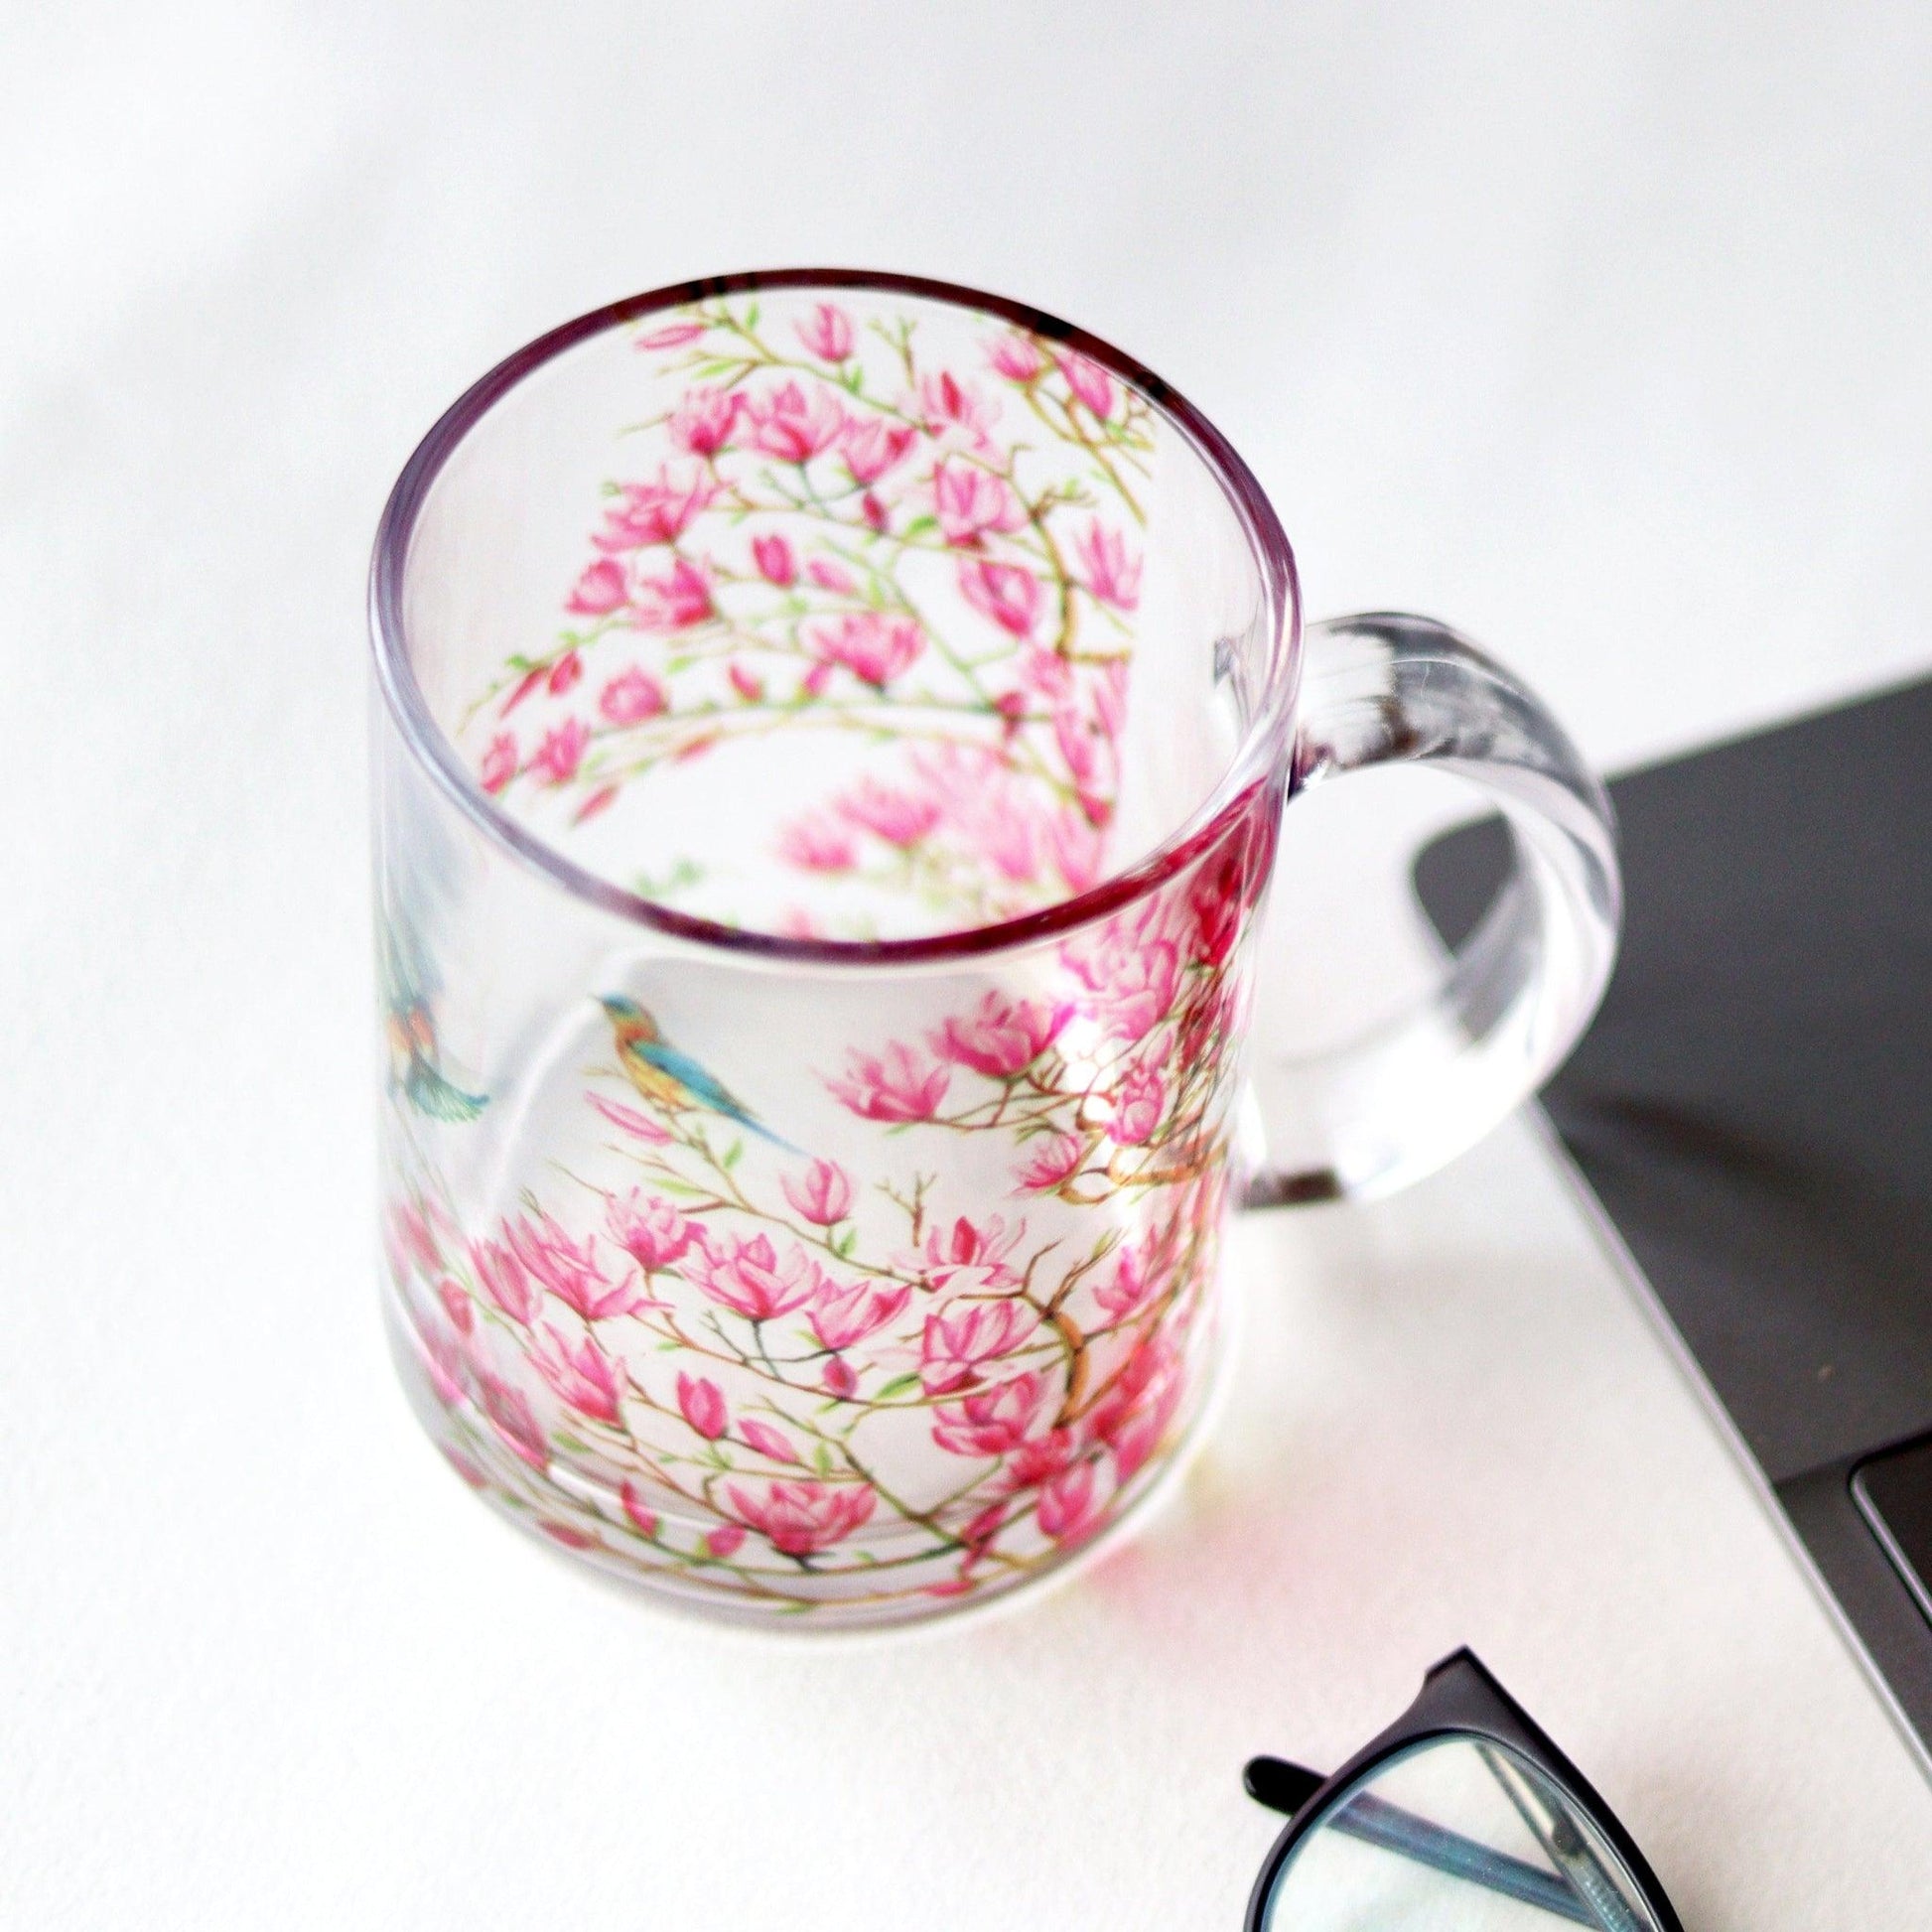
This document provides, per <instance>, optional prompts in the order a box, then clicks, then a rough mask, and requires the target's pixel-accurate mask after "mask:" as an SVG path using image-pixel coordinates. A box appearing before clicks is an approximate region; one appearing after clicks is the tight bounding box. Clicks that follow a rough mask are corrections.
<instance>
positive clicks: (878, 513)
mask: <svg viewBox="0 0 1932 1932" xmlns="http://www.w3.org/2000/svg"><path fill="white" fill-rule="evenodd" d="M859 507H860V508H861V509H862V510H863V511H865V515H866V521H867V522H868V523H870V524H871V525H872V527H873V528H874V529H875V530H877V531H878V532H879V534H880V535H881V536H882V537H883V536H884V535H885V534H886V532H887V530H888V529H890V528H891V527H892V521H893V518H892V512H891V511H890V510H888V509H887V507H886V505H885V504H884V503H882V502H881V501H880V500H879V498H878V496H877V495H875V494H874V492H873V491H872V490H870V489H869V490H867V491H866V493H865V494H864V495H863V496H861V497H860V498H859Z"/></svg>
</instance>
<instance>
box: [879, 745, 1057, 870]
mask: <svg viewBox="0 0 1932 1932" xmlns="http://www.w3.org/2000/svg"><path fill="white" fill-rule="evenodd" d="M911 764H912V768H913V770H914V771H915V772H916V773H917V774H918V776H919V778H920V779H921V780H922V782H923V784H924V787H925V790H926V792H927V794H928V795H929V796H930V797H931V799H932V800H933V802H934V803H935V804H936V805H937V806H938V807H939V815H940V817H941V818H942V819H944V820H945V821H947V823H948V824H949V825H950V826H951V827H952V829H953V831H954V832H955V833H956V834H957V835H958V836H959V838H960V839H961V841H962V842H963V843H964V844H965V845H966V846H967V847H968V848H969V849H970V850H971V851H972V852H973V854H974V855H975V856H977V857H978V858H981V859H983V860H985V861H986V863H987V864H988V865H990V866H991V867H992V868H993V869H994V871H996V872H997V873H999V875H1000V876H1001V877H1002V878H1003V879H1010V880H1013V881H1015V882H1016V883H1025V882H1027V881H1029V880H1032V879H1034V878H1035V876H1036V875H1037V873H1038V871H1039V850H1040V817H1039V811H1038V807H1037V806H1036V805H1035V802H1034V801H1033V800H1032V799H1031V798H1030V797H1029V796H1028V794H1027V793H1026V792H1025V791H1024V790H1023V789H1021V788H1020V787H1019V786H1018V785H1016V783H1015V782H1014V778H1013V774H1012V771H1011V769H1010V768H1009V767H1008V765H1007V762H1006V760H1005V759H1002V757H1001V755H1000V754H999V753H998V752H996V751H994V750H992V749H991V748H990V747H988V746H983V745H980V746H967V745H953V744H948V745H940V746H921V747H920V748H919V749H918V750H916V751H914V752H913V754H912V757H911Z"/></svg>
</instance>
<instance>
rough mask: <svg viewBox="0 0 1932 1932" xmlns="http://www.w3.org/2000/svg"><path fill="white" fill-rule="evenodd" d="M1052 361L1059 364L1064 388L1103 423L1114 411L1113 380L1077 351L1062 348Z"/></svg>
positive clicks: (1096, 364)
mask: <svg viewBox="0 0 1932 1932" xmlns="http://www.w3.org/2000/svg"><path fill="white" fill-rule="evenodd" d="M1053 359H1054V360H1055V361H1056V362H1058V363H1059V365H1060V373H1061V374H1062V375H1063V376H1065V377H1066V386H1067V387H1068V388H1069V389H1071V390H1072V391H1073V393H1074V394H1075V395H1076V396H1078V397H1079V398H1080V400H1081V401H1082V402H1083V403H1085V404H1086V406H1087V407H1088V408H1089V409H1090V410H1091V411H1092V412H1093V413H1094V415H1095V416H1097V417H1098V418H1099V419H1100V420H1101V421H1102V422H1105V421H1106V419H1107V418H1108V417H1109V416H1111V415H1112V414H1113V411H1114V378H1113V377H1112V376H1111V375H1109V374H1108V373H1107V371H1106V370H1105V369H1103V368H1102V367H1101V366H1100V364H1099V363H1098V362H1096V361H1094V360H1093V358H1092V357H1091V356H1087V355H1082V354H1081V353H1080V352H1079V350H1078V349H1073V348H1063V349H1061V350H1060V352H1059V353H1058V354H1057V355H1056V356H1055V357H1054V358H1053Z"/></svg>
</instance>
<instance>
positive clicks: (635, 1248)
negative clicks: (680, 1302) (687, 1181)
mask: <svg viewBox="0 0 1932 1932" xmlns="http://www.w3.org/2000/svg"><path fill="white" fill-rule="evenodd" d="M605 1218H606V1220H607V1222H608V1223H609V1225H610V1229H611V1239H612V1240H614V1241H615V1242H616V1243H617V1244H618V1246H619V1247H620V1248H621V1249H622V1250H623V1251H624V1253H625V1254H627V1255H628V1256H629V1257H630V1259H631V1260H632V1261H634V1262H635V1263H636V1264H637V1266H638V1267H639V1268H641V1269H642V1270H643V1271H644V1273H645V1274H647V1275H650V1274H655V1273H656V1272H657V1270H658V1269H660V1268H668V1267H669V1266H670V1265H671V1263H672V1262H674V1261H676V1260H677V1259H678V1258H679V1257H680V1256H681V1255H682V1254H683V1253H684V1251H685V1250H686V1249H687V1248H688V1247H690V1245H691V1243H692V1242H693V1241H694V1240H695V1239H696V1238H697V1229H696V1228H694V1227H693V1226H692V1225H691V1223H690V1222H689V1221H687V1220H686V1219H685V1218H684V1216H683V1215H682V1214H680V1213H679V1212H678V1211H677V1209H676V1208H675V1207H673V1206H672V1205H671V1204H670V1202H669V1201H667V1200H662V1199H660V1198H659V1197H658V1196H657V1195H655V1194H653V1195H652V1196H651V1197H650V1199H649V1200H645V1198H644V1195H643V1189H642V1188H640V1187H633V1188H631V1190H630V1192H629V1194H628V1195H626V1196H625V1198H624V1199H622V1200H619V1199H618V1198H617V1196H616V1195H613V1196H612V1198H611V1204H610V1207H609V1209H608V1210H607V1212H606V1216H605Z"/></svg>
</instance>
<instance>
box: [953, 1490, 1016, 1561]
mask: <svg viewBox="0 0 1932 1932" xmlns="http://www.w3.org/2000/svg"><path fill="white" fill-rule="evenodd" d="M1006 1513H1007V1499H1006V1497H1004V1496H1002V1497H1001V1498H1000V1499H999V1500H998V1501H997V1502H991V1503H988V1504H987V1506H986V1507H985V1508H984V1509H983V1510H981V1511H980V1513H979V1514H978V1515H977V1516H975V1517H974V1518H973V1520H972V1521H971V1522H970V1523H968V1524H967V1525H966V1527H965V1528H964V1529H963V1530H961V1531H960V1533H959V1540H960V1541H961V1542H962V1543H964V1544H965V1545H966V1546H967V1547H968V1549H970V1550H971V1551H972V1552H973V1555H974V1556H978V1555H980V1554H982V1553H983V1552H984V1551H985V1549H986V1546H987V1545H988V1544H989V1543H991V1542H992V1541H993V1539H994V1538H995V1537H996V1536H998V1535H999V1533H1000V1531H1001V1530H1002V1529H1003V1528H1004V1527H1005V1523H1006ZM972 1560H973V1559H972V1557H968V1559H967V1561H968V1562H969V1563H970V1562H971V1561H972Z"/></svg>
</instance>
